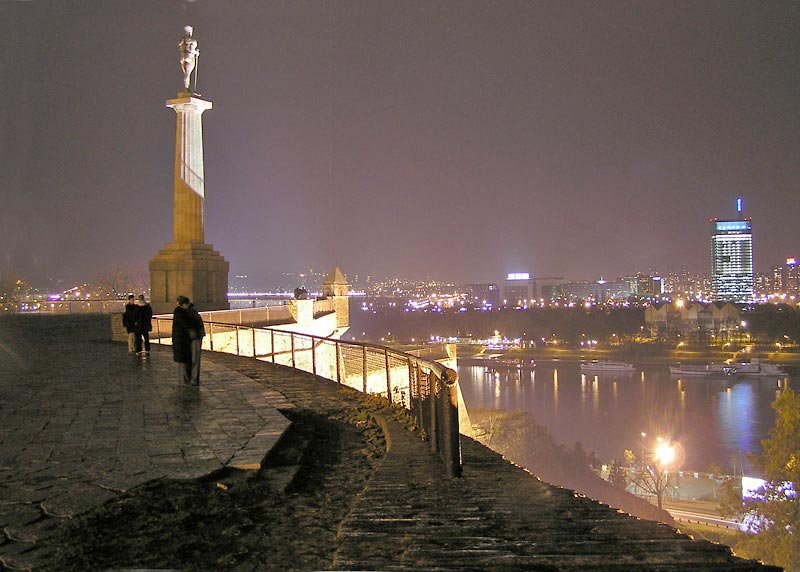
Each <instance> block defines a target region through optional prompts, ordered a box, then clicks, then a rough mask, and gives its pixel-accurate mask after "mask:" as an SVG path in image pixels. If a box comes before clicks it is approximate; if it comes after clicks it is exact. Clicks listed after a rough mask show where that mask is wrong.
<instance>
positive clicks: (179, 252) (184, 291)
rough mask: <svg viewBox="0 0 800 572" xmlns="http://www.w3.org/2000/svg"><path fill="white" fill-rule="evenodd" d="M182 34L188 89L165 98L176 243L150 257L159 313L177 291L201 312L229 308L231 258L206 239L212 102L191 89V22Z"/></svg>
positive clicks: (194, 51) (194, 61) (170, 307)
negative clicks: (170, 112) (171, 120)
mask: <svg viewBox="0 0 800 572" xmlns="http://www.w3.org/2000/svg"><path fill="white" fill-rule="evenodd" d="M184 32H185V33H184V37H183V39H182V40H181V42H180V44H179V50H180V56H181V58H180V64H181V69H182V70H183V86H184V91H182V92H180V93H178V95H177V97H176V98H175V99H170V100H167V107H170V108H172V109H174V110H175V113H176V115H177V125H176V128H175V175H174V187H173V188H174V191H173V232H172V242H171V243H169V244H167V245H165V246H164V248H163V249H162V250H161V251H160V252H159V253H158V254H157V255H156V256H155V258H153V259H152V260H151V261H150V296H151V304H152V306H153V311H154V312H155V313H167V312H171V311H172V310H173V308H174V307H175V299H176V298H177V297H178V296H179V295H183V296H188V297H189V299H191V300H192V302H194V304H195V306H196V307H197V309H198V310H201V311H203V310H225V309H228V308H229V307H230V306H229V305H228V262H227V261H226V260H225V259H224V258H223V257H222V256H221V255H220V253H219V252H217V251H215V250H214V248H213V246H211V245H210V244H206V242H205V230H204V213H203V203H204V201H205V183H204V175H203V120H202V115H203V112H204V111H205V110H207V109H211V106H212V104H211V102H210V101H206V100H204V99H201V98H200V96H199V95H198V94H196V93H195V92H194V91H192V90H191V89H190V86H191V80H192V74H193V72H194V70H195V67H196V65H197V58H198V56H199V53H200V52H199V51H198V49H197V40H195V39H194V37H193V36H192V28H191V26H186V28H184ZM195 82H196V74H195ZM195 88H196V85H195Z"/></svg>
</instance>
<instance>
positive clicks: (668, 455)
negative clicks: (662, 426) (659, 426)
mask: <svg viewBox="0 0 800 572" xmlns="http://www.w3.org/2000/svg"><path fill="white" fill-rule="evenodd" d="M659 440H660V441H659V442H658V444H657V445H656V448H655V450H654V451H653V458H654V459H655V460H656V462H657V463H658V464H659V465H661V467H662V468H666V467H668V466H669V465H671V464H672V463H673V462H674V461H675V446H674V445H672V444H670V443H668V442H666V441H663V440H661V437H659Z"/></svg>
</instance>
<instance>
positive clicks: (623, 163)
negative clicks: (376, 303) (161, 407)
mask: <svg viewBox="0 0 800 572" xmlns="http://www.w3.org/2000/svg"><path fill="white" fill-rule="evenodd" d="M0 20H2V21H3V22H6V23H7V25H6V27H7V28H8V30H7V31H6V33H4V34H2V39H0V42H2V50H0V52H1V53H2V55H0V62H1V63H2V67H3V70H4V71H3V76H4V81H3V82H2V90H3V99H4V102H5V105H4V108H3V112H2V124H3V127H2V129H0V132H2V134H3V135H2V136H1V137H2V139H0V143H2V145H1V148H2V149H3V155H4V159H5V160H4V162H3V163H4V168H3V169H2V170H0V185H2V187H0V188H2V193H3V196H2V203H3V205H4V208H3V209H2V212H0V228H2V229H3V233H2V241H0V242H1V243H2V247H0V272H6V273H7V272H14V273H18V274H20V275H22V276H25V277H31V278H33V279H37V278H38V279H41V278H43V277H44V276H52V275H65V274H66V275H69V274H73V275H79V276H89V275H91V274H92V273H95V272H101V271H103V269H105V268H108V267H109V266H111V265H114V264H119V263H129V264H139V265H142V266H143V265H144V264H145V263H146V261H147V260H148V259H149V258H150V257H151V256H152V255H153V254H154V253H155V252H156V251H157V250H158V248H159V246H160V245H161V244H163V242H164V241H165V240H167V239H168V238H169V235H170V232H169V229H170V226H171V224H172V220H171V214H172V213H171V208H170V205H171V200H172V194H171V187H170V181H171V173H172V147H173V145H174V139H173V136H172V133H171V132H172V130H173V129H174V117H173V116H171V115H170V113H171V112H170V110H168V109H165V108H164V103H163V102H164V100H165V99H166V98H170V97H174V95H175V93H176V92H177V91H178V90H179V89H180V88H181V85H180V71H179V68H178V64H177V42H178V40H179V39H180V34H181V30H182V27H183V26H184V25H186V24H191V25H194V26H195V31H196V35H197V38H198V39H199V42H200V49H201V53H202V58H201V61H200V63H199V66H198V76H199V77H198V85H199V87H198V91H200V92H202V93H203V94H204V95H207V96H208V97H209V98H210V99H212V100H214V103H215V107H214V109H213V110H212V111H209V113H208V114H207V117H205V125H204V127H205V142H206V189H207V201H206V204H207V218H206V228H207V236H208V240H209V242H211V243H213V244H214V245H215V247H216V248H217V249H219V250H220V252H222V253H223V254H224V255H225V256H226V258H228V259H229V260H230V262H231V274H232V275H234V274H241V273H253V274H257V273H262V274H263V273H266V272H269V271H281V270H295V271H298V270H301V269H302V268H305V267H308V266H313V267H319V268H329V267H333V266H336V265H338V266H340V267H341V268H342V269H343V271H344V272H345V273H352V272H363V270H364V269H365V268H372V269H374V270H375V273H376V274H383V275H416V276H435V277H445V276H447V277H451V278H452V279H454V280H457V281H459V282H464V283H468V282H480V281H486V280H487V279H488V277H496V278H494V279H491V281H494V280H497V279H499V277H500V276H503V275H505V274H506V273H508V272H514V271H531V272H532V273H533V274H534V275H539V276H541V275H544V276H564V277H569V278H572V279H592V278H597V277H599V276H601V275H605V276H607V277H609V276H619V275H624V274H626V273H629V272H630V270H631V269H636V268H638V269H645V268H650V267H656V268H682V267H685V268H688V269H690V270H691V271H692V272H696V273H704V274H706V273H709V272H710V244H709V240H708V231H707V221H708V219H709V218H714V217H719V218H726V217H730V216H732V215H733V214H734V208H733V204H734V200H735V198H736V197H737V196H742V197H744V199H745V214H746V216H748V217H750V218H752V220H753V236H754V239H753V241H754V260H755V266H756V271H758V272H768V271H769V269H770V268H772V267H773V266H774V265H776V264H778V263H780V262H781V261H782V260H784V259H785V258H787V257H790V256H795V255H796V254H797V252H798V250H800V237H798V232H797V230H796V225H795V224H794V216H793V215H794V214H795V212H796V210H795V209H793V208H792V207H795V206H796V202H797V201H796V188H797V187H798V184H800V169H799V168H798V166H797V164H796V161H795V157H796V156H797V154H798V151H800V142H798V140H797V138H796V136H795V135H794V134H795V133H796V132H797V131H798V125H797V123H798V119H797V114H796V113H794V105H795V100H796V98H795V92H796V86H797V85H798V79H800V67H798V62H797V58H796V57H795V56H796V38H797V37H798V34H797V32H798V28H800V26H798V24H800V8H798V7H797V6H796V5H793V4H788V3H787V4H770V5H759V6H755V5H750V4H744V3H733V2H731V3H725V4H717V5H703V6H702V9H701V10H688V9H684V10H681V9H680V7H679V6H675V5H671V4H649V5H646V6H645V5H642V6H627V5H626V6H623V5H619V4H616V3H610V2H606V3H598V4H592V5H589V4H569V5H562V4H559V3H539V4H533V5H529V4H501V5H494V6H492V5H484V4H479V3H466V4H464V3H460V2H459V3H455V2H454V3H448V2H443V3H437V4H435V5H431V4H428V3H408V4H402V5H394V4H388V3H375V4H366V5H361V4H335V5H325V6H321V5H320V6H317V5H299V4H298V5H294V4H293V5H278V4H274V5H273V4H266V5H257V6H256V5H251V4H244V3H241V4H239V3H234V4H232V5H231V6H228V5H225V6H222V5H219V4H213V3H210V2H202V1H199V2H191V3H185V2H174V3H169V4H167V3H157V2H142V3H137V4H136V5H133V6H132V5H130V4H128V3H122V2H107V3H102V4H92V5H87V4H74V3H68V2H48V3H46V4H44V3H39V2H24V3H23V2H17V3H13V2H9V3H4V4H3V5H2V6H0ZM34 31H35V32H36V33H34ZM40 38H44V40H41V39H40ZM32 72H35V73H32Z"/></svg>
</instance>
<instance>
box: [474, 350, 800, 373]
mask: <svg viewBox="0 0 800 572" xmlns="http://www.w3.org/2000/svg"><path fill="white" fill-rule="evenodd" d="M458 350H459V351H458V355H459V356H464V357H467V356H475V355H478V354H492V355H499V356H501V357H503V358H509V359H522V360H530V359H534V360H572V361H583V360H612V361H627V362H632V363H635V364H639V365H663V366H668V365H674V364H676V363H701V364H705V363H712V362H714V363H720V362H724V361H725V360H727V359H738V360H746V359H752V358H754V357H755V358H759V359H761V360H762V361H765V362H768V363H775V364H780V365H784V366H786V367H790V368H797V369H800V352H755V353H752V354H751V353H739V354H736V355H734V353H733V352H722V351H713V350H707V351H689V350H678V349H674V350H666V349H665V350H662V351H659V352H650V351H645V350H639V349H636V346H633V347H628V346H620V347H619V348H609V349H592V350H584V349H572V348H558V347H546V348H524V349H523V348H514V349H508V350H478V351H476V346H462V345H459V346H458Z"/></svg>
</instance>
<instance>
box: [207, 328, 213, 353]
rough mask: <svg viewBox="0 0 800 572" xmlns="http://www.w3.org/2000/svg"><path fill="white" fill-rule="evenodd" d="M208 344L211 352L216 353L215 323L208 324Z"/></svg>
mask: <svg viewBox="0 0 800 572" xmlns="http://www.w3.org/2000/svg"><path fill="white" fill-rule="evenodd" d="M208 343H209V346H210V347H211V351H212V352H213V351H214V322H209V323H208Z"/></svg>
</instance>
